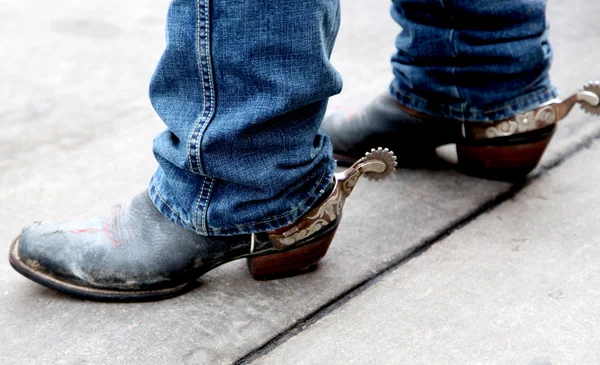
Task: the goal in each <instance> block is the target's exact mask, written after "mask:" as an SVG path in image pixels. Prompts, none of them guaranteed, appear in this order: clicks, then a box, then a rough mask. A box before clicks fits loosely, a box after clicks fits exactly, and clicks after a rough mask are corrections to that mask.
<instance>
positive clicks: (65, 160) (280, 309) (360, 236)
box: [0, 0, 600, 365]
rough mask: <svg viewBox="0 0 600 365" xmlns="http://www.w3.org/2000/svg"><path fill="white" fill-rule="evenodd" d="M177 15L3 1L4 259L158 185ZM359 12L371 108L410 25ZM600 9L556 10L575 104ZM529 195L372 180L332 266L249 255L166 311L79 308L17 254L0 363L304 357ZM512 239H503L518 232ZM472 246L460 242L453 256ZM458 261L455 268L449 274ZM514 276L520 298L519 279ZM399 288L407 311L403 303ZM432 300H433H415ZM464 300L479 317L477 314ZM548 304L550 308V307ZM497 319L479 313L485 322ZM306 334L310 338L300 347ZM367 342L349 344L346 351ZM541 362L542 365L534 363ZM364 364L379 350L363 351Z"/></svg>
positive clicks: (438, 180)
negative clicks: (274, 272) (306, 348)
mask: <svg viewBox="0 0 600 365" xmlns="http://www.w3.org/2000/svg"><path fill="white" fill-rule="evenodd" d="M167 5H168V1H167V0H144V1H142V0H135V1H126V2H124V1H116V0H108V1H99V0H90V1H86V2H71V1H66V0H61V1H54V2H43V3H40V2H39V1H34V0H0V30H1V31H0V54H2V55H3V56H2V58H1V60H0V64H1V65H2V67H0V78H1V79H2V80H3V83H2V87H1V88H0V100H2V101H1V102H0V154H1V155H2V156H3V158H2V159H0V186H1V187H2V189H0V201H2V203H3V209H2V210H1V211H0V221H2V225H0V242H4V243H5V244H4V246H2V245H0V247H3V249H2V250H0V254H1V255H4V257H6V256H7V254H8V245H9V243H10V241H11V240H12V239H13V238H14V236H15V235H16V234H17V233H18V232H19V230H20V228H21V227H22V226H23V225H25V224H27V223H30V222H32V221H33V220H41V219H43V220H56V219H69V218H76V217H81V216H89V215H94V214H101V213H103V212H104V211H106V210H107V209H108V208H110V206H111V205H112V204H114V203H117V202H122V201H126V200H127V199H129V198H130V197H131V196H132V195H133V194H135V193H137V192H138V191H140V190H141V189H143V188H144V186H145V184H146V182H147V180H148V178H149V176H150V175H151V173H152V171H153V169H154V166H155V162H154V160H153V158H152V155H151V141H152V137H153V136H154V135H155V134H156V133H158V132H159V131H160V130H161V129H162V128H163V126H162V124H161V122H160V120H159V119H158V118H157V117H156V116H155V114H154V113H153V111H152V109H151V106H150V104H149V102H148V100H147V96H146V95H147V83H148V80H149V77H150V75H151V73H152V71H153V67H154V65H155V64H156V62H157V61H158V58H159V57H160V53H161V51H162V48H163V46H164V44H163V39H164V36H163V34H164V30H163V26H164V21H163V18H164V15H165V13H166V9H167ZM342 6H343V21H342V29H341V32H340V36H339V42H338V44H337V48H336V51H335V53H334V57H333V62H334V64H335V65H336V67H337V68H338V69H339V70H340V72H341V73H342V75H343V76H344V78H345V90H344V92H343V94H342V95H340V96H339V97H336V98H334V100H332V103H334V104H335V103H338V104H350V103H356V102H364V101H365V100H366V99H368V97H365V95H369V96H371V95H375V94H376V93H379V92H380V91H381V90H383V89H384V88H385V87H386V85H387V83H388V82H389V79H390V71H389V65H388V58H389V55H390V54H391V52H392V50H393V40H394V37H395V34H396V33H397V32H398V30H399V28H398V27H397V25H395V24H394V23H393V22H392V21H391V19H390V18H389V16H388V15H387V13H388V11H387V9H388V2H387V1H383V0H378V1H374V2H357V1H351V0H345V1H343V2H342ZM598 10H600V5H598V4H595V3H590V2H584V1H581V0H577V1H554V2H551V3H550V9H549V16H550V20H551V22H552V24H553V28H552V36H553V41H554V46H555V53H556V60H555V66H554V68H553V73H552V76H553V79H554V81H555V83H556V84H557V85H558V86H559V88H561V89H562V90H564V92H565V93H567V92H570V91H573V90H575V89H576V88H578V87H579V86H580V85H579V83H580V82H584V81H587V80H588V79H589V78H593V77H596V76H598V75H600V66H598V63H597V59H598V55H599V53H600V51H598V50H597V49H596V48H595V47H596V43H597V40H598V34H599V30H600V25H599V24H598V22H597V21H596V18H595V15H594V14H595V13H597V11H598ZM373 19H377V21H373ZM599 134H600V124H598V123H594V122H593V121H592V120H591V119H590V118H589V117H586V116H584V115H583V114H582V113H580V112H577V113H573V114H572V116H571V117H570V118H569V120H567V121H565V122H564V123H562V125H561V128H559V131H558V133H557V135H556V137H555V139H554V141H553V142H552V144H551V146H550V148H549V150H548V153H547V154H546V156H545V158H544V161H543V164H542V167H541V168H540V169H538V171H537V172H536V174H540V175H542V176H543V175H545V174H546V170H547V169H549V168H552V167H553V166H555V165H556V164H557V163H559V162H561V161H562V160H563V159H565V158H569V157H570V156H572V155H574V154H579V153H580V152H579V151H580V150H581V149H582V148H583V147H584V146H585V145H586V144H589V143H590V142H591V141H592V140H593V139H594V138H595V137H596V136H597V135H599ZM589 156H590V157H588V158H593V156H594V155H589ZM400 157H401V156H400ZM561 168H562V166H559V167H557V171H559V170H560V169H561ZM548 179H557V178H553V177H551V176H550V177H548ZM558 179H560V178H558ZM543 181H544V180H540V186H542V185H543V184H542V182H543ZM511 189H512V190H511ZM514 189H515V188H514V187H511V186H510V185H509V184H505V183H498V182H490V181H483V180H478V179H474V178H470V177H466V176H463V175H461V174H459V173H457V172H455V171H453V170H452V169H438V170H401V171H399V172H398V173H397V176H396V179H395V180H391V181H386V182H384V183H380V184H372V183H369V182H361V183H360V185H359V186H358V188H357V191H356V192H355V194H354V195H353V196H352V198H353V199H352V200H350V201H349V202H348V206H347V209H346V211H345V217H344V222H343V223H342V227H341V229H340V233H339V234H338V235H337V237H336V240H335V242H334V244H333V246H332V248H331V250H330V252H329V254H328V255H327V257H326V258H325V260H324V261H323V263H322V265H321V266H320V268H319V270H317V271H315V272H313V273H311V274H308V275H304V276H301V277H297V278H290V279H285V280H280V281H275V282H255V281H252V280H250V279H249V278H248V275H247V272H246V269H245V266H244V263H242V262H234V263H231V264H228V265H225V266H223V267H221V268H219V269H217V270H214V271H212V272H211V273H209V274H207V275H205V276H203V277H202V278H201V279H200V280H199V284H200V286H199V288H198V289H196V290H194V291H193V292H191V293H189V294H186V295H185V296H183V297H180V298H176V299H173V300H169V301H165V302H159V303H149V304H125V305H121V304H101V303H91V302H84V301H79V300H75V299H72V298H69V297H66V296H63V295H60V294H57V293H54V292H52V291H50V290H46V289H44V288H41V287H40V286H38V285H36V284H34V283H31V282H29V281H28V280H26V279H24V278H22V277H21V276H20V275H18V274H17V273H15V272H14V271H13V270H12V269H11V268H10V267H9V265H8V262H7V261H6V260H5V261H2V260H0V323H2V324H3V325H2V326H1V328H0V363H1V364H7V365H8V364H39V363H49V364H104V363H107V362H112V363H118V364H121V363H123V364H154V363H156V364H159V363H160V364H182V363H185V364H230V363H234V362H238V361H246V360H248V361H250V360H257V361H267V360H268V358H269V357H271V358H275V356H280V355H281V353H282V351H284V350H283V349H288V351H289V353H290V354H291V355H293V353H294V351H297V350H298V347H297V346H296V345H295V342H294V341H303V340H304V339H305V338H306V337H307V334H308V333H326V332H322V331H323V330H320V329H317V327H316V326H315V327H310V330H309V331H306V332H305V331H303V325H304V324H305V323H312V322H311V321H315V319H319V318H320V319H323V320H324V323H325V320H327V319H328V317H330V316H333V315H334V314H335V313H336V311H337V310H342V309H343V308H344V307H345V306H346V303H347V304H348V305H351V304H352V303H353V302H354V300H350V299H351V297H352V295H354V294H357V295H358V298H357V300H358V299H360V298H361V297H362V296H363V295H366V294H369V292H370V291H365V292H363V291H361V290H363V289H362V288H364V287H365V284H366V286H370V285H372V284H371V283H372V282H373V281H374V280H375V281H376V280H380V279H379V278H381V279H382V280H384V278H387V277H388V276H392V275H393V274H392V273H389V271H391V270H393V269H394V268H395V267H396V265H399V264H401V263H402V262H404V260H405V259H406V258H407V257H409V255H410V253H411V252H413V251H414V250H418V249H419V248H420V247H422V246H424V245H428V244H432V243H433V244H434V247H437V245H438V244H441V242H439V238H441V237H444V236H446V235H448V234H450V233H451V232H452V231H453V230H454V229H455V228H456V227H457V225H464V224H466V227H465V228H469V227H470V225H471V224H472V223H474V222H471V221H472V220H473V219H474V218H476V217H477V216H479V215H480V214H481V212H483V211H486V209H487V208H488V207H489V206H490V204H491V205H496V204H497V203H499V202H501V201H502V200H505V199H506V198H507V197H510V196H512V195H513V193H514V192H515V190H514ZM517 196H519V194H517ZM516 209H519V208H518V206H517V208H516ZM585 231H586V230H583V232H585ZM461 232H462V231H461ZM459 233H460V232H459ZM501 233H502V230H500V229H499V234H501ZM578 239H579V240H580V241H579V242H580V243H581V242H584V241H585V240H586V239H585V237H579V238H578ZM497 240H498V242H502V237H497ZM444 247H445V246H444ZM536 247H537V246H536ZM430 251H431V253H432V254H433V253H435V252H437V251H435V250H434V249H432V250H430ZM462 253H463V252H462V251H461V250H460V249H459V248H457V249H456V252H455V253H454V255H460V254H462ZM532 253H536V252H535V251H532ZM429 254H430V252H425V253H423V255H422V256H423V258H425V257H426V256H427V255H429ZM436 257H437V256H436ZM451 257H454V256H452V255H451V256H449V257H448V259H449V260H450V258H451ZM432 260H433V261H434V262H435V258H433V259H432ZM414 262H416V261H415V260H413V261H411V262H410V263H411V265H415V264H414ZM427 262H430V261H425V263H427ZM479 264H480V263H479ZM402 267H403V266H402ZM451 268H452V267H451V266H447V272H448V273H451ZM432 269H433V268H432V267H427V266H423V268H422V270H423V272H427V270H432ZM414 270H415V271H414V272H415V275H417V274H418V273H417V269H416V268H415V269H414ZM566 271H568V270H567V269H565V270H564V271H563V272H566ZM459 272H461V273H463V274H465V275H466V274H467V272H466V271H459ZM419 273H420V272H419ZM494 274H495V272H493V270H490V271H489V275H492V276H493V275H494ZM509 279H510V278H507V282H506V283H504V284H503V285H505V286H506V287H509V286H510V285H511V283H513V282H512V281H509ZM385 280H387V279H385ZM390 280H391V279H390ZM465 280H466V279H465ZM482 280H484V279H482ZM488 280H492V277H489V278H488ZM532 283H533V284H538V283H537V282H535V281H533V282H532ZM590 283H591V284H592V283H593V282H590ZM373 288H375V286H373ZM369 290H371V289H369ZM373 290H374V289H373ZM563 291H564V289H563ZM432 293H433V294H430V295H432V296H435V295H436V293H438V292H432ZM392 294H393V296H390V297H389V298H390V300H391V299H393V298H397V297H398V296H400V295H402V293H392V292H391V291H390V295H392ZM440 294H442V293H440ZM413 299H414V298H413ZM438 299H439V300H441V299H442V297H440V298H438ZM532 299H535V298H532ZM587 299H588V298H587V297H582V298H581V300H582V301H585V300H587ZM435 303H438V302H435V301H434V302H433V303H432V304H431V308H432V310H433V309H435V308H436V307H435V306H434V304H435ZM519 303H521V302H519ZM367 304H368V303H367ZM416 304H420V303H416V300H415V301H414V303H413V305H416ZM465 304H470V305H471V308H473V309H472V311H471V312H475V308H476V307H475V304H477V303H465ZM531 305H532V306H533V307H534V308H535V306H536V305H537V303H536V302H535V301H534V302H532V303H531ZM365 308H366V307H365ZM417 309H418V308H416V307H415V308H411V310H413V311H416V310H417ZM486 313H487V312H485V311H484V312H482V313H480V314H473V316H474V317H473V320H474V322H473V323H477V321H482V320H483V319H484V318H483V316H484V315H485V314H486ZM526 313H529V314H531V313H530V312H526ZM311 318H312V319H311ZM336 318H338V317H336ZM396 319H397V317H394V320H396ZM528 319H529V318H526V320H528ZM555 319H556V318H555ZM476 320H477V321H476ZM307 321H308V322H307ZM315 323H317V324H318V323H319V321H316V322H315ZM327 323H330V322H327ZM556 323H557V325H559V322H556ZM339 324H340V328H339V330H340V332H342V331H343V330H344V328H343V326H345V322H343V320H342V319H340V322H339ZM384 324H385V323H384ZM392 324H393V323H392ZM380 325H381V324H380V323H373V326H380ZM376 329H377V327H373V328H372V329H371V330H373V331H374V330H376ZM469 329H471V328H469ZM313 330H314V331H316V332H312V331H313ZM317 330H318V331H317ZM297 333H300V334H301V335H300V336H297V337H298V340H294V337H295V335H296V334H297ZM590 333H592V332H590ZM470 334H471V335H474V333H470ZM492 335H493V333H492V334H491V335H489V336H492ZM492 338H493V337H492ZM287 339H291V340H289V341H288V342H286V341H285V340H287ZM317 340H318V338H317ZM351 340H352V337H351V336H348V342H347V344H351V343H352V342H351ZM323 342H324V343H327V341H326V339H324V340H323ZM264 346H266V347H264ZM279 346H280V347H281V349H282V350H279V352H278V351H277V348H278V347H279ZM332 348H333V349H335V348H336V346H335V344H334V345H332ZM339 348H340V350H341V349H342V347H339ZM590 349H591V350H590V351H593V347H590ZM375 350H376V349H374V348H368V349H365V351H371V352H372V351H375ZM381 353H382V356H384V355H385V353H384V352H381ZM390 354H394V353H393V352H390ZM547 354H548V353H547V352H546V353H543V352H540V354H539V356H546V355H547ZM265 355H267V356H268V358H263V357H264V356H265ZM362 355H364V353H363V354H362ZM434 355H435V354H434V353H433V352H432V355H431V356H434ZM524 355H527V356H528V357H527V359H529V358H531V359H533V358H532V356H533V354H530V353H523V356H524ZM535 356H538V355H535ZM291 358H292V357H290V359H291ZM413 358H414V357H413ZM498 358H499V357H498ZM581 358H582V357H580V359H581ZM279 359H280V360H281V361H282V362H279V363H292V362H289V361H288V360H287V359H286V358H285V357H279ZM314 359H315V360H318V359H317V358H314ZM355 359H356V360H357V361H358V360H360V359H364V357H361V354H356V358H355ZM415 359H416V358H415ZM422 359H427V358H426V357H423V358H422ZM441 362H442V363H443V361H441ZM492 362H494V361H492ZM358 363H360V362H358ZM584 363H585V362H584Z"/></svg>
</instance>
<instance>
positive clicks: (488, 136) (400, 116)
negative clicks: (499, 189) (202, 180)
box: [321, 81, 600, 181]
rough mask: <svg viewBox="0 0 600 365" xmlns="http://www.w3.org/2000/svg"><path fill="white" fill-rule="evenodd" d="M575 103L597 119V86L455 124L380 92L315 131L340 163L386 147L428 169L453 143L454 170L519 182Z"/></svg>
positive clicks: (599, 90)
mask: <svg viewBox="0 0 600 365" xmlns="http://www.w3.org/2000/svg"><path fill="white" fill-rule="evenodd" d="M575 104H579V105H580V106H581V108H582V109H583V110H584V111H585V112H586V113H588V114H592V115H600V82H598V81H595V82H591V81H590V82H589V83H588V84H586V85H584V86H583V87H582V88H581V90H580V91H579V92H577V93H575V94H573V95H571V96H570V97H569V98H567V99H565V100H564V101H561V100H560V99H553V100H550V101H548V102H546V103H543V104H541V105H538V106H537V107H535V108H533V109H531V110H527V111H524V112H522V113H518V114H516V115H514V116H511V117H509V118H506V119H502V120H497V121H488V122H460V121H457V120H452V119H443V118H437V117H433V116H428V115H424V114H421V113H418V112H415V111H412V110H410V109H408V108H406V107H405V106H403V105H401V104H400V103H399V102H398V101H397V100H396V99H395V98H394V97H392V96H391V95H390V93H389V92H385V93H383V94H381V95H380V96H379V97H377V98H376V99H375V100H373V101H372V102H371V103H370V104H368V105H367V106H366V107H365V108H364V109H362V110H360V111H358V112H356V113H348V112H342V111H340V110H333V111H330V112H328V114H327V115H326V117H325V119H324V121H323V123H322V125H321V127H322V128H323V130H324V131H325V132H326V133H327V134H328V135H329V137H330V138H331V141H332V144H333V151H334V157H335V158H336V159H338V162H339V163H340V164H344V163H347V162H348V161H350V160H352V159H353V158H355V157H357V156H358V155H359V154H360V151H362V149H363V148H364V146H365V145H386V146H389V147H390V148H391V149H393V150H394V151H395V152H396V154H400V155H402V161H403V163H404V166H428V165H429V163H430V162H431V159H432V158H434V156H435V148H436V147H438V146H441V145H444V144H449V143H454V144H456V152H457V156H458V169H459V170H460V171H462V172H464V173H466V174H468V175H472V176H477V177H481V178H485V179H491V180H504V181H515V180H521V179H523V178H525V176H526V175H527V174H528V173H529V172H531V171H532V170H533V169H534V168H535V167H536V166H537V165H538V163H539V161H540V159H541V157H542V155H543V153H544V151H545V150H546V147H547V146H548V144H549V143H550V141H551V139H552V136H553V135H554V132H555V130H556V127H557V125H558V122H559V121H560V120H562V119H563V118H565V117H566V116H567V115H568V114H569V112H570V111H571V110H572V108H573V106H574V105H575Z"/></svg>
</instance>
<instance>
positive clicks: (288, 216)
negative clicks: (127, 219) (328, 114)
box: [147, 160, 335, 236]
mask: <svg viewBox="0 0 600 365" xmlns="http://www.w3.org/2000/svg"><path fill="white" fill-rule="evenodd" d="M334 169H335V162H334V161H333V160H332V163H331V165H330V166H329V168H328V169H327V170H326V171H325V172H323V173H322V174H321V175H320V176H319V177H318V179H317V184H316V185H315V186H314V187H313V188H312V189H309V190H310V192H309V193H308V197H307V198H305V199H304V200H302V201H299V202H298V203H297V204H296V205H295V206H297V208H295V209H293V210H291V211H289V212H287V213H284V214H279V215H277V216H274V217H264V218H263V219H261V220H260V221H257V222H249V223H244V224H237V225H233V226H225V227H211V226H210V222H206V223H207V225H206V232H199V231H197V230H196V229H195V228H194V227H193V226H191V225H190V224H187V223H186V222H185V220H184V219H182V218H181V214H179V213H178V212H177V211H176V209H174V208H173V207H172V204H169V203H168V202H167V200H166V199H165V198H164V194H161V193H160V190H159V188H158V184H157V182H156V180H155V179H156V174H155V175H153V176H152V179H151V180H150V183H149V184H148V189H147V190H148V195H149V196H150V199H151V200H152V202H153V204H154V206H155V207H156V209H157V210H158V211H159V212H160V213H161V214H162V215H164V216H165V217H167V218H168V219H169V220H171V221H172V222H173V223H175V224H177V225H178V226H180V227H182V228H184V229H186V230H189V231H192V232H194V233H196V234H199V235H203V236H234V235H240V234H250V233H260V232H269V231H274V230H277V229H280V228H283V227H286V226H288V225H290V224H292V223H293V222H295V221H297V220H298V219H299V218H300V217H302V216H303V215H305V214H306V213H308V212H309V211H310V210H311V209H312V208H313V205H314V204H315V203H316V202H317V201H318V200H319V198H321V196H322V195H323V194H324V192H325V191H326V188H327V186H328V185H329V184H330V183H331V182H332V180H333V178H334V177H333V176H334V174H333V171H334Z"/></svg>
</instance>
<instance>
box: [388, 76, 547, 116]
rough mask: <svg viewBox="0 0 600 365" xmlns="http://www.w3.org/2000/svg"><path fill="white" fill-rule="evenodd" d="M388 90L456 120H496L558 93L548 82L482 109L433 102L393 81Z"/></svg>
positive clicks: (401, 100)
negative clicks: (536, 89)
mask: <svg viewBox="0 0 600 365" xmlns="http://www.w3.org/2000/svg"><path fill="white" fill-rule="evenodd" d="M390 93H391V94H392V96H393V97H394V98H395V99H396V100H398V102H399V103H400V104H402V105H404V106H406V107H407V108H410V109H412V110H414V111H417V112H419V113H423V114H427V115H431V116H434V117H439V118H447V119H453V120H458V121H461V122H489V123H492V122H496V121H499V120H503V119H506V118H510V117H513V116H515V115H516V114H519V113H522V112H525V111H529V110H532V109H535V108H537V107H538V106H540V105H541V104H543V103H545V102H548V101H550V100H552V99H555V98H557V97H558V91H557V89H556V87H554V86H550V87H548V88H546V89H544V90H543V91H535V92H530V93H527V94H525V95H522V96H520V97H518V98H516V99H512V100H508V101H506V102H504V103H502V104H500V105H497V106H493V107H489V108H487V109H485V110H482V109H480V108H478V107H475V106H469V105H467V104H466V103H460V104H452V105H449V104H441V103H433V102H431V101H429V100H427V99H425V98H423V97H420V96H417V95H414V94H413V93H411V92H410V91H407V90H402V89H401V88H399V87H398V85H397V84H396V82H395V81H392V83H391V84H390Z"/></svg>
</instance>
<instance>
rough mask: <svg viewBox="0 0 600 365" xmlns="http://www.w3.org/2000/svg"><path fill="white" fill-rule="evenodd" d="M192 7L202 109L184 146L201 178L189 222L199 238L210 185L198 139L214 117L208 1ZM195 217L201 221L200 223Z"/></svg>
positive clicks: (204, 228)
mask: <svg viewBox="0 0 600 365" xmlns="http://www.w3.org/2000/svg"><path fill="white" fill-rule="evenodd" d="M196 7H197V8H196V18H197V37H198V39H197V47H198V66H199V68H200V77H201V80H202V98H203V103H202V105H203V109H202V113H201V115H200V117H199V119H198V121H197V122H196V125H195V127H194V129H193V130H192V134H191V137H190V142H189V144H188V156H189V161H190V168H191V170H192V173H197V174H200V175H203V177H204V181H203V182H202V187H201V189H200V196H199V197H198V199H197V201H196V208H195V210H194V218H193V219H194V222H193V226H194V228H195V231H196V233H198V234H201V233H206V231H207V228H208V227H207V222H206V216H207V210H208V201H209V198H210V193H211V191H212V189H208V190H207V189H206V183H207V180H208V179H210V180H211V185H212V183H213V181H212V179H211V178H210V177H208V176H207V173H206V171H205V170H204V164H203V163H202V139H203V137H204V133H205V131H206V129H207V127H208V125H209V124H210V122H211V120H212V119H213V117H214V114H215V109H216V106H215V91H214V80H213V75H212V64H211V55H210V27H209V23H210V19H209V17H210V0H197V1H196ZM205 67H206V70H205ZM205 71H206V72H205ZM199 217H202V219H201V222H200V220H199Z"/></svg>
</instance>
